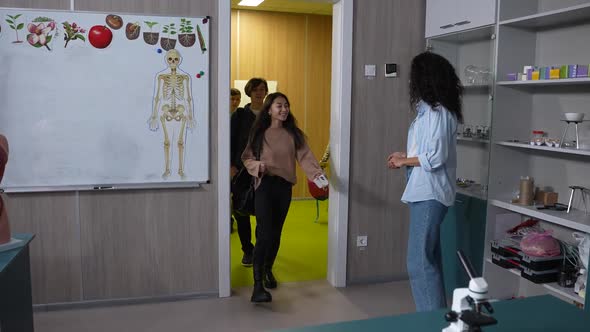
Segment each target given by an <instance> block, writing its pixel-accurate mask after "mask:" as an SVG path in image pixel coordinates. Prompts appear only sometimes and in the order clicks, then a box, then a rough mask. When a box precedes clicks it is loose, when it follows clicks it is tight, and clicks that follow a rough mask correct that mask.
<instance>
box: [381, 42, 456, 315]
mask: <svg viewBox="0 0 590 332" xmlns="http://www.w3.org/2000/svg"><path fill="white" fill-rule="evenodd" d="M462 93H463V86H462V85H461V81H460V80H459V77H457V74H456V73H455V68H453V66H452V65H451V64H450V63H449V62H448V61H447V60H446V59H445V58H443V57H442V56H440V55H438V54H435V53H430V52H425V53H422V54H419V55H417V56H416V57H414V59H413V60H412V67H411V72H410V102H411V105H412V107H413V108H414V109H415V110H416V118H415V119H414V121H413V122H412V124H411V125H410V129H409V132H408V145H407V150H406V152H394V153H392V154H391V155H389V157H388V158H387V165H388V167H389V168H392V169H396V168H401V167H403V166H406V167H407V174H408V182H407V185H406V189H405V191H404V193H403V195H402V201H403V202H404V203H407V204H408V205H409V207H410V235H409V239H408V253H407V267H408V274H409V276H410V284H411V286H412V294H413V297H414V302H415V303H416V310H417V311H431V310H435V309H440V308H444V307H446V299H445V290H444V284H443V275H442V256H441V247H440V225H441V223H442V221H443V219H444V217H445V215H446V213H447V210H448V207H449V206H451V205H453V203H454V202H455V191H456V190H455V174H456V170H457V141H456V140H457V124H458V123H459V122H462V120H463V114H462V110H461V96H462Z"/></svg>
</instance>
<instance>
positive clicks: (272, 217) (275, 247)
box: [254, 175, 293, 269]
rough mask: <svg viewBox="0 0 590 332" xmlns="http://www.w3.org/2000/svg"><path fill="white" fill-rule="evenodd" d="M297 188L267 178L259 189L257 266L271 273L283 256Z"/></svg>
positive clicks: (288, 183)
mask: <svg viewBox="0 0 590 332" xmlns="http://www.w3.org/2000/svg"><path fill="white" fill-rule="evenodd" d="M292 190H293V184H291V183H290V182H289V181H287V180H285V179H283V178H282V177H279V176H271V175H266V176H264V177H263V178H262V183H261V184H260V186H259V187H258V188H257V189H256V194H255V195H254V197H255V206H256V246H255V247H254V265H258V266H261V265H264V266H265V267H266V268H267V269H270V268H271V267H272V265H273V263H274V261H275V258H276V257H277V254H278V252H279V245H280V244H281V232H282V231H283V224H284V223H285V218H286V217H287V212H289V205H291V195H292Z"/></svg>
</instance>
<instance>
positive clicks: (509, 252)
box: [490, 239, 521, 259]
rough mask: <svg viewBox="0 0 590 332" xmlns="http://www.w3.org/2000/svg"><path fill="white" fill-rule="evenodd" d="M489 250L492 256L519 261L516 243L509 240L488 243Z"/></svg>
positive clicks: (518, 249) (518, 250)
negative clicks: (496, 255)
mask: <svg viewBox="0 0 590 332" xmlns="http://www.w3.org/2000/svg"><path fill="white" fill-rule="evenodd" d="M490 249H491V251H492V253H494V254H498V255H501V256H504V257H514V258H516V259H520V255H519V254H520V252H521V250H520V246H519V244H518V241H515V240H511V239H501V240H493V241H492V242H491V243H490Z"/></svg>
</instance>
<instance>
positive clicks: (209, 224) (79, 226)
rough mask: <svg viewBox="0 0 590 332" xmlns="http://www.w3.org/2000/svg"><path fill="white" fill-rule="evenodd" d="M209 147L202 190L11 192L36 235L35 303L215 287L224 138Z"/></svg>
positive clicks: (85, 7)
mask: <svg viewBox="0 0 590 332" xmlns="http://www.w3.org/2000/svg"><path fill="white" fill-rule="evenodd" d="M0 7H14V8H23V7H26V8H36V9H59V10H68V9H70V1H69V0H29V1H17V0H0ZM75 10H79V11H97V12H108V13H110V12H116V13H132V14H142V13H143V14H150V15H169V16H206V15H212V16H213V15H216V13H217V1H215V0H175V1H171V0H168V1H162V0H141V1H140V0H126V1H114V0H113V1H94V0H76V1H75ZM210 24H211V46H212V47H210V48H209V52H210V57H211V58H210V65H211V68H210V69H209V72H210V73H211V75H210V77H209V80H210V92H209V93H210V96H209V98H210V101H211V104H210V112H211V113H210V114H211V120H210V121H211V127H210V135H211V136H210V140H211V141H212V142H215V141H216V139H217V105H216V104H217V75H216V73H217V67H218V64H217V58H218V56H217V43H218V38H217V34H218V29H217V26H216V24H217V23H216V21H215V20H212V21H211V23H210ZM210 153H211V155H210V165H209V167H210V170H211V184H205V185H203V186H202V187H201V188H199V189H161V190H125V191H115V192H100V193H95V192H79V193H78V192H63V193H35V194H12V195H10V199H9V201H8V203H7V206H8V209H9V215H10V219H11V226H12V228H13V231H14V232H31V233H35V234H36V238H35V239H34V240H33V242H32V243H31V271H32V284H33V301H34V303H35V304H47V303H63V302H78V301H92V300H104V299H121V298H133V297H157V296H171V295H178V294H216V293H217V292H218V273H217V271H218V249H217V248H218V246H217V187H216V183H217V164H216V160H217V153H218V152H217V144H211V152H210ZM224 176H225V174H224ZM228 222H229V221H228Z"/></svg>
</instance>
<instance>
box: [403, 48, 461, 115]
mask: <svg viewBox="0 0 590 332" xmlns="http://www.w3.org/2000/svg"><path fill="white" fill-rule="evenodd" d="M462 95H463V85H462V84H461V80H460V79H459V77H458V76H457V73H456V72H455V68H454V67H453V65H451V63H449V61H447V59H445V58H443V57H442V56H440V55H438V54H436V53H432V52H424V53H421V54H418V55H416V56H415V57H414V59H413V60H412V69H411V73H410V103H411V104H412V107H415V106H416V104H417V103H418V102H419V101H420V100H423V101H424V102H426V103H427V104H428V105H430V106H431V107H432V108H434V107H436V106H437V105H442V106H444V107H445V108H446V109H447V110H448V111H449V112H451V113H452V114H453V115H455V117H456V118H457V121H459V123H463V113H462V107H461V97H462Z"/></svg>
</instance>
